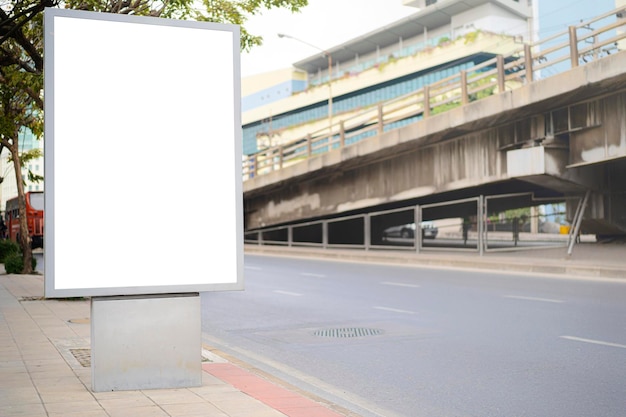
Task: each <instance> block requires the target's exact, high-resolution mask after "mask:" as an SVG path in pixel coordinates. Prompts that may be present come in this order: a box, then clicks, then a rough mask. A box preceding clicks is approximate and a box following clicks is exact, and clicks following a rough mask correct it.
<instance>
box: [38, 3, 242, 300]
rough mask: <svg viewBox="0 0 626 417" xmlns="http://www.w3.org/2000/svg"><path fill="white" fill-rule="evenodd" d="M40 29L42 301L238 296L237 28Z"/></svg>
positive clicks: (145, 23)
mask: <svg viewBox="0 0 626 417" xmlns="http://www.w3.org/2000/svg"><path fill="white" fill-rule="evenodd" d="M44 23H45V27H44V28H45V37H44V41H45V55H44V56H45V63H44V64H45V112H44V116H45V136H44V146H45V148H44V155H45V156H44V157H45V181H46V191H45V203H46V204H45V226H46V228H45V237H44V248H45V258H44V259H45V291H46V296H47V297H65V296H99V295H127V294H154V293H181V292H202V291H211V290H228V289H242V288H243V273H242V271H243V208H242V206H243V203H242V199H243V196H242V187H241V178H242V177H241V155H242V152H241V143H242V139H241V108H240V96H241V95H240V64H239V62H240V54H239V36H240V33H239V27H238V26H234V25H224V24H215V23H206V22H194V21H181V20H171V19H160V18H151V17H139V16H128V15H118V14H109V13H95V12H84V11H75V10H65V9H54V8H49V9H46V11H45V21H44Z"/></svg>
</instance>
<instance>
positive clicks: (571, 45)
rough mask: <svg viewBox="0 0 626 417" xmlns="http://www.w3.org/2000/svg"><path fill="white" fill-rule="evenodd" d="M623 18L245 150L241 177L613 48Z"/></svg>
mask: <svg viewBox="0 0 626 417" xmlns="http://www.w3.org/2000/svg"><path fill="white" fill-rule="evenodd" d="M625 18H626V8H618V9H615V10H612V11H610V12H607V13H604V14H602V15H599V16H597V17H595V18H593V19H591V20H588V21H586V22H581V23H580V24H578V25H576V26H570V27H569V28H568V29H567V30H565V31H563V32H560V33H557V34H555V35H553V36H550V37H548V38H546V39H543V40H540V41H538V42H536V43H534V44H532V45H530V44H525V45H523V47H521V48H519V49H517V50H515V51H513V52H512V53H510V54H508V55H498V56H496V57H495V58H493V59H490V60H487V61H485V62H482V63H480V64H478V65H476V66H474V67H471V68H469V69H466V70H463V71H461V72H459V73H458V74H454V75H452V76H450V77H447V78H445V79H442V80H440V81H438V82H435V83H433V84H430V85H427V86H425V87H423V88H420V89H418V90H416V91H414V92H412V93H409V94H405V95H403V96H400V97H397V98H395V99H392V100H389V101H385V102H381V103H379V104H378V105H376V106H372V107H369V108H366V109H364V110H363V111H361V112H358V113H357V114H355V115H352V116H349V117H346V118H341V116H337V117H336V119H337V122H335V123H331V124H329V125H328V126H327V127H325V128H324V129H320V130H317V131H313V132H311V133H308V134H306V135H305V136H303V137H300V138H298V139H296V140H294V141H291V142H288V143H284V144H281V145H279V146H274V147H270V148H267V149H264V150H261V151H259V152H257V153H255V154H252V155H247V156H245V157H244V159H243V179H244V181H245V180H247V179H250V178H253V177H255V176H258V175H263V174H267V173H269V172H272V171H276V170H280V169H282V168H284V167H287V166H290V165H293V164H296V163H298V162H300V161H302V160H304V159H307V158H310V157H312V156H317V155H320V154H322V153H326V152H330V151H331V150H333V149H338V148H342V147H344V146H349V145H351V144H353V143H356V142H359V141H360V140H363V139H366V138H368V137H371V136H376V135H378V134H381V133H383V132H386V131H389V130H393V129H397V128H400V127H403V126H406V125H408V124H411V123H414V122H415V121H417V120H420V119H424V118H428V117H431V116H432V115H435V114H438V113H441V112H444V111H447V110H449V109H452V108H455V107H459V106H463V105H466V104H467V103H469V102H472V101H476V100H480V99H481V98H484V97H488V96H491V95H494V94H499V93H502V92H504V91H507V90H512V89H515V88H518V87H520V86H522V85H525V84H528V83H531V82H533V81H534V80H536V79H540V78H546V77H549V76H552V75H556V74H558V73H561V72H563V71H565V70H568V69H571V68H575V67H578V66H579V65H584V64H585V63H588V62H591V61H594V60H598V59H601V58H603V57H605V56H607V55H610V54H611V53H615V52H618V51H619V50H621V49H624V48H626V19H625ZM598 25H599V27H598V28H594V27H595V26H598ZM620 28H621V30H620Z"/></svg>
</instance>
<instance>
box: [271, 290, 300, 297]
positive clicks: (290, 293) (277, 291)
mask: <svg viewBox="0 0 626 417" xmlns="http://www.w3.org/2000/svg"><path fill="white" fill-rule="evenodd" d="M274 292H275V293H276V294H282V295H291V296H293V297H301V296H302V294H300V293H299V292H291V291H282V290H274Z"/></svg>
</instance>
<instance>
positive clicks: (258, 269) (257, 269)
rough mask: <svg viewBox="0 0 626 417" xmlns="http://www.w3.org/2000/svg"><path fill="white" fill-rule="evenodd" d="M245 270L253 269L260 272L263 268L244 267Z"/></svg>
mask: <svg viewBox="0 0 626 417" xmlns="http://www.w3.org/2000/svg"><path fill="white" fill-rule="evenodd" d="M244 269H252V270H253V271H260V270H262V269H263V268H261V267H260V266H247V265H244Z"/></svg>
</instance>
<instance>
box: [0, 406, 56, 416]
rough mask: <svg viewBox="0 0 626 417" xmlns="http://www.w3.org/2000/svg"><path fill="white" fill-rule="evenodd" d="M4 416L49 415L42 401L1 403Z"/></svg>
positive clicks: (1, 414) (0, 414)
mask: <svg viewBox="0 0 626 417" xmlns="http://www.w3.org/2000/svg"><path fill="white" fill-rule="evenodd" d="M0 416H2V417H48V413H47V412H46V410H45V409H44V407H43V405H42V404H41V403H37V404H35V403H23V404H3V403H0Z"/></svg>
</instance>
